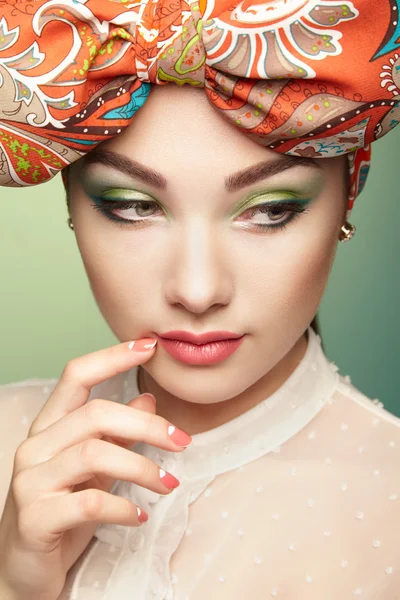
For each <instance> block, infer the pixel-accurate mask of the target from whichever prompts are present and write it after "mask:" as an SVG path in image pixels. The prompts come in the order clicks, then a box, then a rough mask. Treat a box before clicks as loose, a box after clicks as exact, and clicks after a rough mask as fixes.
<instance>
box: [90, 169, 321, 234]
mask: <svg viewBox="0 0 400 600" xmlns="http://www.w3.org/2000/svg"><path fill="white" fill-rule="evenodd" d="M92 177H93V175H92V176H91V177H90V178H88V179H86V178H85V177H84V179H83V188H84V190H85V192H86V194H87V195H88V196H89V197H90V199H91V200H92V202H91V207H92V208H93V209H94V210H97V211H99V212H100V214H101V215H102V216H104V217H105V218H106V219H108V220H109V221H111V222H113V223H115V224H116V225H117V226H119V227H121V228H130V229H135V228H138V227H147V226H150V225H155V224H157V223H160V221H163V220H164V219H165V218H167V219H168V218H170V213H169V211H168V209H167V208H166V207H165V206H164V205H163V203H161V202H160V201H159V200H158V199H157V200H156V199H155V198H153V197H152V195H151V193H149V192H142V191H139V190H135V189H129V188H128V189H124V188H121V187H118V184H116V185H115V187H111V186H113V182H112V181H106V179H107V180H108V179H110V180H112V177H110V178H108V177H107V178H105V177H103V178H101V177H98V178H96V180H95V181H93V180H91V179H92ZM102 179H103V181H102ZM322 181H323V178H322V177H321V176H320V175H319V174H317V175H316V176H314V177H308V179H307V180H306V181H305V182H303V184H302V185H301V181H300V182H299V178H296V180H295V182H293V183H291V184H290V187H292V188H295V189H296V188H300V189H299V191H297V190H296V191H293V190H291V191H289V190H284V189H282V187H283V186H282V187H281V189H275V190H271V189H269V190H265V189H264V190H262V189H258V190H254V189H253V190H252V191H251V193H250V195H248V196H247V197H245V198H244V199H242V200H241V201H240V202H239V203H235V205H234V206H233V208H232V209H231V210H230V212H229V213H228V217H229V218H232V219H233V220H236V221H235V225H236V224H237V225H239V226H240V227H241V228H244V229H246V230H250V231H260V232H265V233H273V232H274V231H278V230H279V229H283V228H285V227H287V226H288V225H289V224H290V223H292V222H293V221H294V220H295V219H297V218H298V217H299V216H300V215H301V214H302V213H307V212H308V211H309V208H308V205H309V204H310V202H312V200H313V199H314V197H315V196H316V195H318V193H319V191H320V188H321V186H322ZM119 185H120V183H119ZM286 185H287V184H286ZM305 192H306V194H307V197H305ZM263 200H264V202H263ZM118 213H119V214H118ZM121 213H122V214H123V213H125V215H126V216H127V218H125V215H124V216H122V214H121ZM143 213H146V214H143ZM128 215H129V218H128ZM252 219H253V220H252ZM260 221H261V222H260Z"/></svg>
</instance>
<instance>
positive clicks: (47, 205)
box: [0, 128, 400, 416]
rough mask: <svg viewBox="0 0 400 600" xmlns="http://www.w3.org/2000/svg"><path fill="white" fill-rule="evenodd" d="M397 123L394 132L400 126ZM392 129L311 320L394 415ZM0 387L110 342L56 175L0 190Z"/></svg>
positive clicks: (328, 347) (399, 250)
mask: <svg viewBox="0 0 400 600" xmlns="http://www.w3.org/2000/svg"><path fill="white" fill-rule="evenodd" d="M399 129H400V128H399ZM399 154H400V131H398V130H397V129H396V130H395V131H393V132H391V133H390V134H388V135H386V136H385V137H384V138H382V139H381V140H379V141H377V142H375V143H374V144H373V160H372V167H371V171H370V174H369V176H368V180H367V184H366V187H365V189H364V191H363V192H362V194H361V195H360V196H359V197H358V198H357V200H356V203H355V206H354V210H353V212H352V217H351V222H352V223H354V224H355V225H356V227H357V232H356V235H355V236H354V238H353V239H352V240H351V241H350V242H347V243H344V244H339V247H338V252H337V255H336V261H335V264H334V266H333V270H332V274H331V277H330V280H329V283H328V287H327V290H326V292H325V295H324V297H323V300H322V303H321V307H320V311H319V317H320V327H321V333H322V339H323V344H324V349H325V352H326V354H327V356H328V358H329V359H330V360H332V361H335V362H336V364H337V365H338V367H339V369H340V372H341V373H342V374H343V375H350V377H351V380H352V383H353V384H354V385H355V386H356V387H357V388H358V389H359V390H361V391H362V392H363V393H364V394H366V395H367V396H368V397H370V398H378V399H379V400H380V401H381V402H383V404H384V406H385V408H386V409H387V410H388V411H390V412H392V413H394V414H395V415H397V416H400V399H399V394H398V384H397V375H398V372H399V334H400V326H399V323H400V319H399V314H398V311H399V308H400V285H399V280H400V278H399V267H398V257H399V255H400V241H399V232H398V227H399V224H400V199H399V193H398V185H397V175H398V172H397V169H398V168H399V160H398V157H399ZM0 199H1V209H2V211H1V212H2V215H1V225H0V233H1V235H0V257H1V258H0V285H1V312H0V315H1V316H0V319H1V321H0V335H1V345H0V384H2V383H9V382H13V381H21V380H23V379H29V378H32V377H45V378H47V377H59V376H60V375H61V372H62V370H63V368H64V366H65V364H66V363H67V362H68V360H70V359H71V358H73V357H76V356H80V355H82V354H87V353H88V352H92V351H95V350H97V349H100V348H104V347H106V346H109V345H112V344H115V343H118V340H117V339H116V338H115V336H114V334H113V333H112V332H111V331H110V330H109V328H108V325H107V323H106V322H105V321H104V319H103V317H102V315H101V314H100V311H99V309H98V307H97V305H96V303H95V301H94V299H93V296H92V293H91V290H90V287H89V284H88V282H87V279H86V274H85V271H84V268H83V265H82V262H81V258H80V255H79V252H78V249H77V246H76V242H75V236H74V234H73V232H72V231H71V230H70V229H69V228H68V227H67V224H66V219H67V210H66V205H65V194H64V189H63V186H62V182H61V176H60V175H57V177H55V178H54V179H52V180H51V181H49V182H48V183H46V184H42V185H40V186H38V187H30V188H24V189H21V188H18V189H13V188H4V187H2V188H0Z"/></svg>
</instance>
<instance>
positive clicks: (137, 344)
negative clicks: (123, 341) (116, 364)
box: [128, 338, 157, 352]
mask: <svg viewBox="0 0 400 600" xmlns="http://www.w3.org/2000/svg"><path fill="white" fill-rule="evenodd" d="M156 344H157V340H155V339H154V338H144V339H143V340H134V341H133V342H130V344H129V346H128V348H129V350H135V352H148V351H149V350H152V348H154V346H155V345H156Z"/></svg>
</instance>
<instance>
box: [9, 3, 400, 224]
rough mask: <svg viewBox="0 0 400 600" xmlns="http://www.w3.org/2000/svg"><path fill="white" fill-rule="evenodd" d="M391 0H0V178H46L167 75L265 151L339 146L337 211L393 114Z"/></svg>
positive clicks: (321, 152)
mask: <svg viewBox="0 0 400 600" xmlns="http://www.w3.org/2000/svg"><path fill="white" fill-rule="evenodd" d="M399 3H400V0H380V1H379V2H377V0H353V1H352V2H350V1H349V0H342V1H341V2H340V1H337V0H269V1H264V2H261V1H260V0H243V1H242V2H240V3H237V4H232V3H231V2H230V1H228V0H209V1H207V0H200V1H199V0H157V1H151V0H144V1H142V2H133V1H132V2H131V1H130V0H0V184H1V185H3V186H30V185H38V184H41V183H43V182H46V181H48V180H49V179H51V178H52V177H53V176H54V175H55V174H56V173H58V171H60V170H62V169H63V168H64V167H66V166H67V165H69V164H70V163H72V162H74V161H75V160H77V159H79V158H80V157H81V156H83V155H84V154H85V153H87V152H89V151H90V150H91V149H92V148H93V147H95V146H96V145H97V144H99V143H100V142H102V141H103V140H107V139H109V138H110V137H113V136H116V135H118V134H119V133H120V132H121V131H122V130H123V129H124V128H125V127H127V126H128V125H129V123H130V122H131V121H132V119H133V118H134V116H135V114H136V111H137V110H138V109H139V108H140V107H141V106H142V105H143V104H144V103H145V102H146V99H147V97H148V95H149V94H150V92H151V88H152V84H156V85H167V84H169V83H174V84H176V85H192V86H195V87H200V88H204V91H205V93H206V94H207V98H208V100H209V101H210V103H211V104H212V106H213V107H214V108H215V110H217V111H220V113H221V114H222V115H223V117H224V118H226V119H227V120H228V121H229V122H231V123H232V124H233V125H234V126H236V127H238V128H239V129H240V131H242V132H243V133H244V134H245V135H247V136H249V138H251V139H252V140H254V142H256V143H258V144H260V145H262V146H265V147H266V148H270V149H272V150H274V151H276V152H278V153H283V154H291V155H293V156H308V157H314V158H321V159H322V158H329V157H334V156H338V155H340V154H343V153H345V154H347V155H348V164H349V171H350V189H349V201H348V202H349V203H348V215H349V213H350V211H351V209H352V207H353V202H354V199H355V197H356V196H357V195H358V194H359V193H360V191H361V190H362V187H363V185H364V183H365V179H366V177H367V174H368V169H369V165H370V154H371V148H370V144H371V143H372V142H373V141H374V140H376V139H378V138H380V137H382V136H383V135H385V134H386V133H387V132H388V131H390V130H391V129H393V128H394V127H395V126H396V125H397V124H398V122H399V120H400V116H399V115H400V96H399V90H400V58H399V53H398V50H399V46H400V25H399V23H398V20H397V19H398V12H399V9H400V6H399ZM194 117H195V115H194Z"/></svg>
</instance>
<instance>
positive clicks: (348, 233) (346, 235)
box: [339, 221, 356, 242]
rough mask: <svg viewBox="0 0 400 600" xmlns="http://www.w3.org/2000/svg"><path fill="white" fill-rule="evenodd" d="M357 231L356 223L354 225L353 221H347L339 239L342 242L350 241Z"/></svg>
mask: <svg viewBox="0 0 400 600" xmlns="http://www.w3.org/2000/svg"><path fill="white" fill-rule="evenodd" d="M355 232H356V227H355V225H352V224H351V223H349V222H348V221H346V222H345V223H344V224H343V225H342V227H341V229H340V233H339V241H340V242H348V241H349V240H351V238H352V237H353V235H354V234H355Z"/></svg>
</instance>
